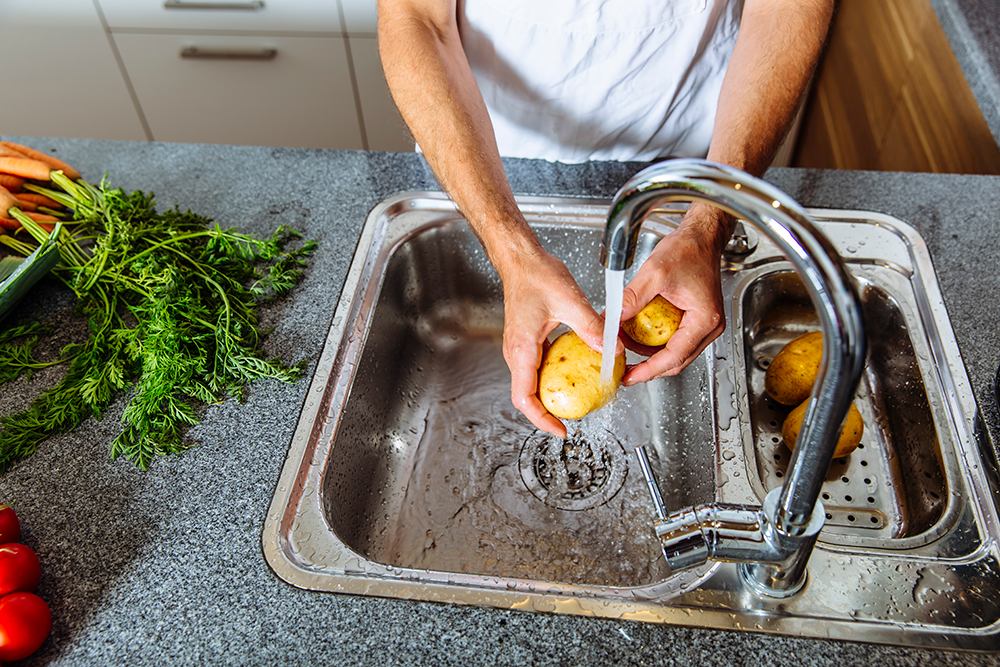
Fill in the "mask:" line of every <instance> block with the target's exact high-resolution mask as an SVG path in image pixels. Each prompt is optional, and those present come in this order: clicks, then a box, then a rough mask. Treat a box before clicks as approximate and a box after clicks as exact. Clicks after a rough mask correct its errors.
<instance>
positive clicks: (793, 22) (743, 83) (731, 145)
mask: <svg viewBox="0 0 1000 667" xmlns="http://www.w3.org/2000/svg"><path fill="white" fill-rule="evenodd" d="M833 7H834V0H746V3H745V5H744V9H743V16H742V20H741V23H740V31H739V35H738V37H737V39H736V45H735V48H734V50H733V56H732V59H731V61H730V64H729V68H728V69H727V71H726V76H725V79H724V81H723V84H722V91H721V93H720V95H719V106H718V111H717V112H716V118H715V126H714V129H713V132H712V143H711V146H710V147H709V151H708V159H709V160H711V161H713V162H720V163H723V164H728V165H731V166H733V167H736V168H738V169H742V170H743V171H746V172H748V173H750V174H753V175H755V176H760V175H762V174H763V173H764V171H765V170H766V169H767V167H768V166H769V165H770V163H771V161H772V160H773V159H774V155H775V153H776V152H777V150H778V148H779V147H780V145H781V142H782V140H783V139H784V138H785V135H786V134H787V132H788V129H789V127H790V126H791V124H792V121H793V120H794V117H795V113H796V111H797V110H798V106H799V103H800V102H801V98H802V95H803V92H804V91H805V89H806V86H807V85H808V83H809V79H810V77H811V76H812V72H813V70H814V69H815V67H816V63H817V62H818V60H819V56H820V53H821V52H822V49H823V44H824V42H825V40H826V34H827V30H828V29H829V25H830V20H831V18H832V16H833ZM732 229H733V220H732V219H731V218H730V217H729V216H728V215H726V214H724V213H723V212H722V211H720V210H719V209H717V208H714V207H711V206H708V205H705V204H692V205H691V207H690V210H689V211H688V214H687V215H686V216H685V218H684V221H683V223H682V224H681V226H680V227H679V228H678V229H677V230H675V231H674V232H672V233H670V234H668V235H667V236H666V237H665V238H664V239H663V240H662V241H661V242H660V243H659V244H657V247H656V248H655V249H654V251H653V253H652V254H651V256H650V257H649V258H648V259H647V260H646V262H645V264H643V266H642V268H641V269H640V271H639V272H638V274H637V275H636V278H635V279H634V280H633V281H632V282H631V283H630V284H629V286H628V288H627V289H626V291H625V295H624V307H623V312H622V317H623V318H624V319H627V318H629V317H631V316H632V315H634V314H635V313H636V312H638V311H639V310H640V309H641V308H642V307H643V306H644V305H645V304H646V303H648V302H649V301H651V300H652V298H653V297H654V296H655V295H656V294H661V295H663V296H664V297H665V298H666V299H668V300H669V301H671V302H673V303H674V304H675V305H677V306H678V307H679V308H681V309H683V310H685V315H684V318H683V319H682V321H681V326H680V328H679V329H678V330H677V332H676V333H675V334H674V336H673V337H672V338H671V340H670V342H669V343H668V344H667V346H666V347H665V348H664V349H663V350H661V351H659V352H658V353H656V354H655V355H653V356H652V357H650V358H649V360H648V361H646V362H643V363H641V364H639V365H637V366H635V367H634V368H632V369H630V370H629V372H628V374H627V375H626V377H625V384H629V385H630V384H635V383H637V382H645V381H647V380H651V379H653V378H656V377H662V376H665V375H675V374H677V373H679V372H680V371H681V370H683V369H684V368H685V367H686V366H687V365H688V364H690V363H691V362H692V361H694V359H695V358H696V357H697V356H698V355H699V354H701V352H702V351H703V350H704V349H705V347H707V346H708V344H709V343H711V342H712V341H713V340H714V339H715V338H717V337H718V336H719V334H721V333H722V331H723V330H724V328H725V315H724V311H723V308H722V296H721V292H720V289H719V278H718V274H719V258H720V255H721V253H722V249H723V248H724V247H725V244H726V242H727V241H728V239H729V237H730V236H731V235H732Z"/></svg>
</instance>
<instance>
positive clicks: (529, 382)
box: [504, 332, 566, 438]
mask: <svg viewBox="0 0 1000 667" xmlns="http://www.w3.org/2000/svg"><path fill="white" fill-rule="evenodd" d="M545 335H548V332H545ZM505 337H506V336H505ZM544 339H545V336H544V335H543V336H542V340H543V341H544ZM542 349H543V348H542V344H541V343H536V342H535V341H534V340H533V339H532V338H531V337H527V338H525V337H522V338H519V339H518V340H510V341H509V342H508V341H505V343H504V359H505V360H506V361H507V366H508V368H510V401H511V403H513V404H514V407H515V408H517V409H518V410H519V411H520V412H521V413H522V414H523V415H524V416H525V417H527V418H528V421H530V422H531V423H532V424H534V425H535V426H537V427H538V428H540V429H542V430H543V431H546V432H548V433H551V434H552V435H555V436H557V437H560V438H565V437H566V427H565V426H564V425H563V423H562V422H561V421H559V420H558V419H556V418H555V417H554V416H552V414H551V413H549V411H548V410H546V409H545V406H543V405H542V402H541V401H540V400H538V367H539V365H540V364H541V361H542Z"/></svg>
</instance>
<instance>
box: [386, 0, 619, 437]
mask: <svg viewBox="0 0 1000 667" xmlns="http://www.w3.org/2000/svg"><path fill="white" fill-rule="evenodd" d="M379 50H380V54H381V57H382V66H383V69H384V70H385V73H386V80H387V81H388V83H389V89H390V91H391V92H392V96H393V99H394V100H395V102H396V105H397V107H398V108H399V110H400V113H401V114H402V116H403V119H404V120H405V121H406V123H407V125H408V126H409V128H410V131H411V132H412V133H413V136H414V138H415V139H416V141H417V143H418V144H419V145H420V148H421V150H422V151H423V153H424V155H425V157H426V158H427V161H428V163H429V164H430V165H431V168H432V169H433V170H434V173H435V174H436V175H437V177H438V178H439V179H440V181H441V184H442V186H443V187H444V188H445V190H447V191H448V193H449V194H450V195H451V197H452V198H453V199H454V200H455V202H456V204H457V205H458V207H459V209H460V210H461V211H462V213H463V215H464V216H465V217H466V219H467V220H468V221H469V224H470V225H471V227H472V229H473V230H474V231H475V233H476V235H477V236H478V237H479V239H480V241H481V242H482V244H483V247H484V248H485V250H486V254H487V256H488V257H489V259H490V262H491V263H492V264H493V266H494V267H496V269H497V271H498V273H499V274H500V279H501V281H502V282H503V286H504V344H503V352H504V358H505V359H506V361H507V365H508V366H509V367H510V371H511V400H512V402H513V403H514V406H515V407H516V408H517V409H518V410H520V411H521V412H523V413H524V414H525V416H527V417H528V419H529V420H531V421H532V423H534V424H535V425H536V426H538V427H539V428H542V429H544V430H546V431H549V432H551V433H554V434H556V435H559V436H564V435H565V433H566V429H565V427H564V426H563V424H562V423H561V422H560V421H559V420H558V419H556V418H555V417H553V416H552V415H551V414H549V413H548V411H546V410H545V408H544V407H543V406H542V404H541V402H540V401H539V400H538V398H537V395H536V391H537V379H538V375H537V373H538V366H539V364H540V363H541V354H542V347H543V345H544V343H545V339H546V336H547V335H548V334H549V333H550V332H551V331H552V330H553V329H555V328H556V327H557V326H558V325H559V324H566V325H567V326H569V327H570V328H572V329H573V330H574V331H576V332H577V333H578V334H580V336H581V337H582V338H583V339H584V340H585V341H587V343H588V344H589V345H590V346H591V347H593V348H595V349H599V348H600V347H601V338H602V329H603V321H602V319H601V317H600V316H599V315H598V314H597V313H596V312H595V311H594V309H593V308H592V307H591V306H590V304H589V303H588V302H587V300H586V298H585V296H584V295H583V292H582V291H581V290H580V288H579V287H578V286H577V284H576V282H575V281H574V280H573V278H572V276H571V275H570V274H569V271H567V270H566V267H565V266H564V265H563V264H562V262H560V261H559V260H557V259H556V258H555V257H553V256H551V255H550V254H549V253H547V252H545V250H544V249H543V248H542V247H541V244H540V243H539V242H538V239H537V237H536V236H535V234H534V232H533V231H532V230H531V229H530V227H529V226H528V224H527V222H526V221H525V220H524V217H523V216H522V215H521V212H520V210H519V209H518V207H517V204H516V201H515V200H514V195H513V194H512V192H511V189H510V185H509V184H508V182H507V177H506V174H505V172H504V169H503V163H502V161H501V159H500V155H499V151H498V149H497V145H496V139H495V136H494V133H493V127H492V124H491V123H490V119H489V114H488V112H487V110H486V105H485V103H484V102H483V99H482V94H481V93H480V91H479V87H478V85H477V84H476V81H475V78H474V77H473V75H472V70H471V68H470V67H469V63H468V60H467V58H466V56H465V52H464V50H463V49H462V44H461V40H460V36H459V32H458V24H457V21H456V16H455V0H380V2H379Z"/></svg>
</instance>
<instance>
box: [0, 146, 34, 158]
mask: <svg viewBox="0 0 1000 667" xmlns="http://www.w3.org/2000/svg"><path fill="white" fill-rule="evenodd" d="M0 157H28V156H27V155H25V154H24V153H22V152H21V151H18V150H14V149H13V148H7V147H6V146H0Z"/></svg>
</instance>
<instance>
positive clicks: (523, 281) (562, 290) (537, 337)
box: [500, 247, 624, 438]
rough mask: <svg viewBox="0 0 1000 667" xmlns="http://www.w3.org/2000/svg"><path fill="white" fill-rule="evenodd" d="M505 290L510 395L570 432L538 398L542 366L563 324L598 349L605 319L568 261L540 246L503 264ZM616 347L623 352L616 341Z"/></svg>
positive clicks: (540, 422)
mask: <svg viewBox="0 0 1000 667" xmlns="http://www.w3.org/2000/svg"><path fill="white" fill-rule="evenodd" d="M500 276H501V280H502V281H503V294H504V330H503V356H504V359H505V360H506V361H507V366H508V367H509V368H510V398H511V402H512V403H513V404H514V407H515V408H517V409H518V410H520V411H521V412H522V413H523V414H524V416H525V417H527V418H528V419H529V420H530V421H531V423H532V424H534V425H535V426H537V427H538V428H540V429H542V430H543V431H547V432H549V433H552V434H553V435H556V436H558V437H560V438H564V437H566V427H565V425H564V424H563V423H562V422H561V421H559V420H558V419H557V418H556V417H554V416H553V415H552V414H551V413H549V411H548V410H546V409H545V407H544V406H542V403H541V401H540V400H539V399H538V368H539V366H540V365H541V362H542V352H543V350H544V348H545V346H546V345H547V342H546V340H547V337H548V335H549V334H550V333H552V331H553V330H554V329H555V328H556V327H558V326H559V325H560V324H565V325H566V326H568V327H569V328H570V329H572V330H573V331H575V332H576V333H577V334H579V336H580V338H582V339H583V340H584V342H586V343H587V345H589V346H590V347H591V348H592V349H594V350H596V351H600V350H601V348H602V339H603V336H604V318H602V317H601V316H600V315H598V314H597V312H596V311H595V310H594V308H593V307H592V306H591V305H590V303H589V302H588V301H587V298H586V297H585V296H584V294H583V291H582V290H581V289H580V287H579V286H578V285H577V284H576V281H575V280H574V279H573V276H572V275H570V272H569V270H568V269H567V268H566V266H565V265H564V264H563V263H562V262H560V261H559V260H558V259H556V258H555V257H553V256H552V255H550V254H549V253H547V252H545V251H544V250H543V249H541V248H540V247H539V248H538V249H537V251H535V252H532V253H529V254H524V255H521V256H518V257H516V258H512V259H510V260H509V261H507V262H505V263H504V264H503V267H502V269H500ZM617 346H618V347H617V350H616V351H617V352H623V350H624V348H623V347H622V345H621V342H620V341H619V342H617Z"/></svg>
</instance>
